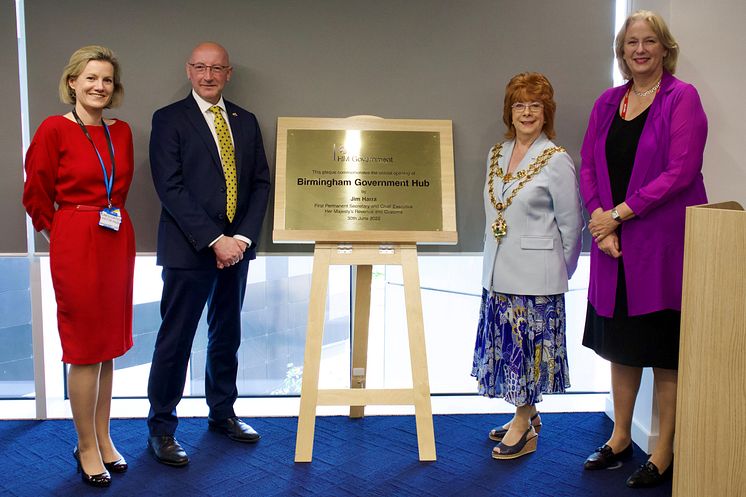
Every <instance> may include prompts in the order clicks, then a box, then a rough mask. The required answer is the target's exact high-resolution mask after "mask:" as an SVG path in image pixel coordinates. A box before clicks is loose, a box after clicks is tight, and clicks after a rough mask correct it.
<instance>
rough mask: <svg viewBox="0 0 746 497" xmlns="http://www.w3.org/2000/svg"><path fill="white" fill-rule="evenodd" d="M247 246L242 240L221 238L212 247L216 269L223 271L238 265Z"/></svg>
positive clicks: (228, 237)
mask: <svg viewBox="0 0 746 497" xmlns="http://www.w3.org/2000/svg"><path fill="white" fill-rule="evenodd" d="M247 246H248V245H247V244H246V242H244V241H243V240H238V239H237V238H233V237H232V236H222V237H220V239H219V240H218V241H217V242H215V244H214V245H213V246H212V249H213V251H215V259H216V262H217V266H218V269H224V268H227V267H230V266H233V265H235V264H238V263H239V261H241V259H243V253H244V251H245V250H246V247H247Z"/></svg>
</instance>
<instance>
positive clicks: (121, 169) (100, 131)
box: [23, 116, 135, 364]
mask: <svg viewBox="0 0 746 497" xmlns="http://www.w3.org/2000/svg"><path fill="white" fill-rule="evenodd" d="M86 128H87V129H88V133H89V134H90V135H91V138H93V141H94V143H95V144H96V148H97V149H98V151H99V153H100V154H101V158H102V159H103V161H104V164H105V165H106V170H107V174H111V160H110V158H109V149H108V145H107V142H106V135H105V133H104V128H103V127H102V126H87V127H86ZM109 133H110V134H111V140H112V143H113V146H114V154H115V161H116V172H115V178H114V186H113V188H112V193H111V203H112V206H113V207H118V208H120V209H121V213H122V223H121V225H120V227H119V231H113V230H110V229H107V228H103V227H101V226H99V225H98V222H99V211H100V210H101V209H102V208H104V207H106V205H107V201H106V187H105V186H104V173H103V171H102V170H101V163H100V162H99V160H98V157H97V156H96V152H95V151H94V150H93V146H92V145H91V142H90V141H88V139H87V138H86V136H85V134H84V133H83V130H81V129H80V126H79V125H78V124H77V123H76V122H75V121H71V120H69V119H67V118H65V117H63V116H51V117H48V118H47V119H45V120H44V122H42V123H41V125H40V126H39V129H37V130H36V134H35V135H34V139H33V140H32V141H31V146H30V147H29V149H28V152H27V154H26V183H25V185H24V189H23V205H24V206H25V208H26V211H27V212H28V214H29V216H31V219H32V221H33V223H34V227H35V228H36V229H37V230H38V231H41V230H42V229H48V230H50V232H51V240H50V246H49V247H50V248H49V254H50V264H51V269H52V283H53V285H54V293H55V296H56V298H57V325H58V328H59V332H60V341H61V342H62V361H63V362H66V363H68V364H95V363H98V362H102V361H108V360H110V359H113V358H115V357H119V356H121V355H122V354H124V353H125V352H127V350H129V349H130V348H131V347H132V281H133V277H134V269H135V234H134V230H133V229H132V223H131V222H130V219H129V215H128V214H127V212H126V211H125V209H124V203H125V201H126V199H127V192H128V190H129V187H130V184H131V183H132V173H133V170H134V162H133V151H132V131H131V130H130V127H129V125H128V124H127V123H126V122H124V121H116V122H114V124H111V125H109ZM55 204H56V206H55ZM55 207H56V208H55Z"/></svg>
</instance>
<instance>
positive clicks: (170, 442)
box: [148, 435, 189, 466]
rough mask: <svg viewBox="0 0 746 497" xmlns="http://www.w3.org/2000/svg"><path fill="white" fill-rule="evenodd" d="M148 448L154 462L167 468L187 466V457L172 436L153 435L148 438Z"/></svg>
mask: <svg viewBox="0 0 746 497" xmlns="http://www.w3.org/2000/svg"><path fill="white" fill-rule="evenodd" d="M148 448H149V449H150V451H151V452H152V453H153V456H154V457H155V460H156V461H158V462H159V463H163V464H167V465H169V466H185V465H187V464H189V456H187V453H186V451H185V450H184V449H183V448H182V447H181V445H179V442H177V441H176V439H175V438H174V437H173V435H155V436H150V437H148Z"/></svg>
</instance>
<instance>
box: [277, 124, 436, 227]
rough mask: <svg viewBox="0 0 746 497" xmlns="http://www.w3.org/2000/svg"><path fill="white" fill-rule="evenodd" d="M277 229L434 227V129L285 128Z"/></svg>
mask: <svg viewBox="0 0 746 497" xmlns="http://www.w3.org/2000/svg"><path fill="white" fill-rule="evenodd" d="M285 169H286V185H285V186H286V197H285V198H286V211H285V228H286V229H288V230H317V229H318V230H341V231H364V230H395V231H397V230H406V231H441V230H443V214H442V211H441V164H440V133H438V132H431V131H363V130H317V129H289V130H288V132H287V160H286V168H285Z"/></svg>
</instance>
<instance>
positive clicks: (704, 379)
mask: <svg viewBox="0 0 746 497" xmlns="http://www.w3.org/2000/svg"><path fill="white" fill-rule="evenodd" d="M673 495H674V497H710V496H716V495H717V496H726V495H727V496H734V497H735V496H746V212H744V211H743V207H741V206H740V205H739V204H738V203H737V202H725V203H721V204H711V205H702V206H696V207H689V208H687V211H686V237H685V242H684V286H683V295H682V306H681V345H680V352H679V385H678V400H677V417H676V442H675V447H674V481H673Z"/></svg>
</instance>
